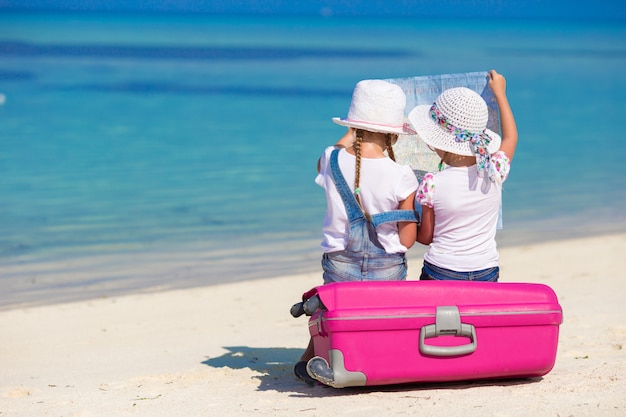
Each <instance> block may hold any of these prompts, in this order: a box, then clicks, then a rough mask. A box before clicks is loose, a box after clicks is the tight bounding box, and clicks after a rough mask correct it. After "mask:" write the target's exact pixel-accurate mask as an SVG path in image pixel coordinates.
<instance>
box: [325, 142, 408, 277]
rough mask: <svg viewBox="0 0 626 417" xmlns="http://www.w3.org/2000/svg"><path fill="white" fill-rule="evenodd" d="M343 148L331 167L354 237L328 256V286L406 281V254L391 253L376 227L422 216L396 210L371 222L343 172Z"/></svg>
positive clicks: (335, 156)
mask: <svg viewBox="0 0 626 417" xmlns="http://www.w3.org/2000/svg"><path fill="white" fill-rule="evenodd" d="M338 153H339V149H335V150H334V151H333V152H332V153H331V155H330V168H331V172H332V175H333V181H334V182H335V186H336V187H337V190H338V191H339V195H341V199H342V200H343V204H344V206H345V207H346V212H347V214H348V221H349V222H350V232H349V233H350V234H349V236H348V243H347V245H346V248H345V249H344V250H342V251H339V252H330V253H326V254H324V257H323V258H322V268H323V270H324V283H325V284H328V283H330V282H341V281H368V280H379V281H391V280H403V279H405V278H406V272H407V265H406V258H405V256H404V253H387V252H385V249H384V248H383V247H382V245H381V244H380V242H379V241H378V236H377V234H376V227H378V225H380V224H382V223H388V222H399V221H405V222H417V223H419V214H418V213H417V212H416V211H413V210H392V211H387V212H384V213H378V214H374V215H372V216H371V217H372V220H371V221H369V220H368V219H367V218H366V217H365V215H364V213H363V210H361V206H359V203H358V202H357V201H356V198H355V197H354V195H353V194H352V191H351V190H350V188H349V187H348V184H347V183H346V180H345V179H344V177H343V174H342V173H341V170H340V169H339V162H338Z"/></svg>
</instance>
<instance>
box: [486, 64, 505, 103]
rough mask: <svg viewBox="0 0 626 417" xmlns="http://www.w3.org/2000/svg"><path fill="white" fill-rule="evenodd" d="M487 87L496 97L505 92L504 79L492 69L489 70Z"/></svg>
mask: <svg viewBox="0 0 626 417" xmlns="http://www.w3.org/2000/svg"><path fill="white" fill-rule="evenodd" d="M489 88H490V89H491V91H493V94H494V95H495V96H496V97H502V96H504V95H505V94H506V79H505V78H504V76H503V75H502V74H498V72H497V71H496V70H493V69H492V70H491V71H489Z"/></svg>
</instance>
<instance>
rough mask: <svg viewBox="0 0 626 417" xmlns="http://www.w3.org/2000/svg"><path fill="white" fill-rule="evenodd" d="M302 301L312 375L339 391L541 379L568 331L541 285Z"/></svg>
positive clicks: (479, 285) (319, 290) (394, 290)
mask: <svg viewBox="0 0 626 417" xmlns="http://www.w3.org/2000/svg"><path fill="white" fill-rule="evenodd" d="M303 299H304V300H305V301H306V303H305V307H308V309H307V311H308V312H307V314H311V313H312V315H311V317H310V319H309V332H310V334H311V336H312V338H313V341H314V345H315V354H316V357H315V358H313V359H312V360H310V361H309V362H308V364H307V369H308V371H309V373H310V374H311V375H312V376H314V377H315V378H316V379H318V380H319V381H321V382H323V383H325V384H327V385H330V386H333V387H335V388H342V387H349V386H364V385H384V384H399V383H410V382H441V381H459V380H473V379H489V378H518V377H519V378H521V377H538V376H542V375H545V374H547V373H548V372H550V370H551V369H552V367H553V366H554V362H555V359H556V350H557V344H558V336H559V325H560V324H561V322H562V310H561V306H560V305H559V303H558V300H557V297H556V295H555V293H554V291H553V290H552V289H551V288H550V287H548V286H546V285H542V284H526V283H485V282H467V281H464V282H458V281H385V282H374V281H368V282H345V283H333V284H328V285H323V286H320V287H316V288H314V289H312V290H311V291H309V292H307V293H305V295H304V297H303ZM317 304H319V308H316V307H317ZM310 310H315V311H314V312H313V311H310Z"/></svg>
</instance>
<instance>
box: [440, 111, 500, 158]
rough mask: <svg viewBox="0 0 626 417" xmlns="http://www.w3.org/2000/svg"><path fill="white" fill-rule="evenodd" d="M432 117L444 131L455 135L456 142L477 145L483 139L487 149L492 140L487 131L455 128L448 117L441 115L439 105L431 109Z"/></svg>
mask: <svg viewBox="0 0 626 417" xmlns="http://www.w3.org/2000/svg"><path fill="white" fill-rule="evenodd" d="M430 117H431V118H432V119H433V121H434V122H435V123H437V124H438V125H439V126H440V127H441V128H442V129H444V130H446V131H448V132H450V133H452V134H453V135H454V140H455V141H457V142H467V141H470V142H471V143H474V144H477V143H478V142H479V141H480V140H481V139H482V140H483V141H484V143H485V149H486V148H487V145H489V143H490V142H491V138H490V137H489V136H487V134H486V133H485V130H483V131H482V132H470V131H469V130H467V129H461V128H459V127H456V126H454V125H453V124H452V123H450V121H449V120H448V118H447V117H446V116H444V115H443V113H441V110H439V107H438V106H437V103H433V105H432V106H431V108H430Z"/></svg>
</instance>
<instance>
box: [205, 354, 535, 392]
mask: <svg viewBox="0 0 626 417" xmlns="http://www.w3.org/2000/svg"><path fill="white" fill-rule="evenodd" d="M223 348H224V349H226V350H227V351H228V352H227V353H225V354H224V355H222V356H219V357H216V358H209V359H207V360H205V361H203V362H202V364H204V365H207V366H211V367H213V368H222V367H226V368H231V369H244V368H248V369H251V370H253V371H255V372H258V373H259V374H261V375H258V376H255V377H254V378H256V379H257V380H258V381H259V388H258V389H259V391H278V392H284V393H290V394H292V395H293V396H304V397H329V396H346V395H355V394H368V393H371V392H410V391H414V392H419V391H428V390H435V389H436V390H444V389H445V390H463V389H468V388H476V387H480V386H494V385H496V386H515V385H525V384H531V383H535V382H538V381H541V379H542V378H523V379H492V380H478V381H463V382H447V383H440V382H439V383H419V384H418V383H415V384H398V385H378V386H368V387H349V388H341V389H335V388H331V387H327V386H324V385H321V384H320V385H318V386H315V387H311V386H309V385H307V384H305V383H304V382H302V381H300V380H298V379H296V378H295V376H294V374H293V366H294V364H295V363H296V362H297V361H298V359H299V358H300V355H301V354H302V352H303V350H302V349H294V348H282V347H273V348H272V347H250V346H224V347H223Z"/></svg>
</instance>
